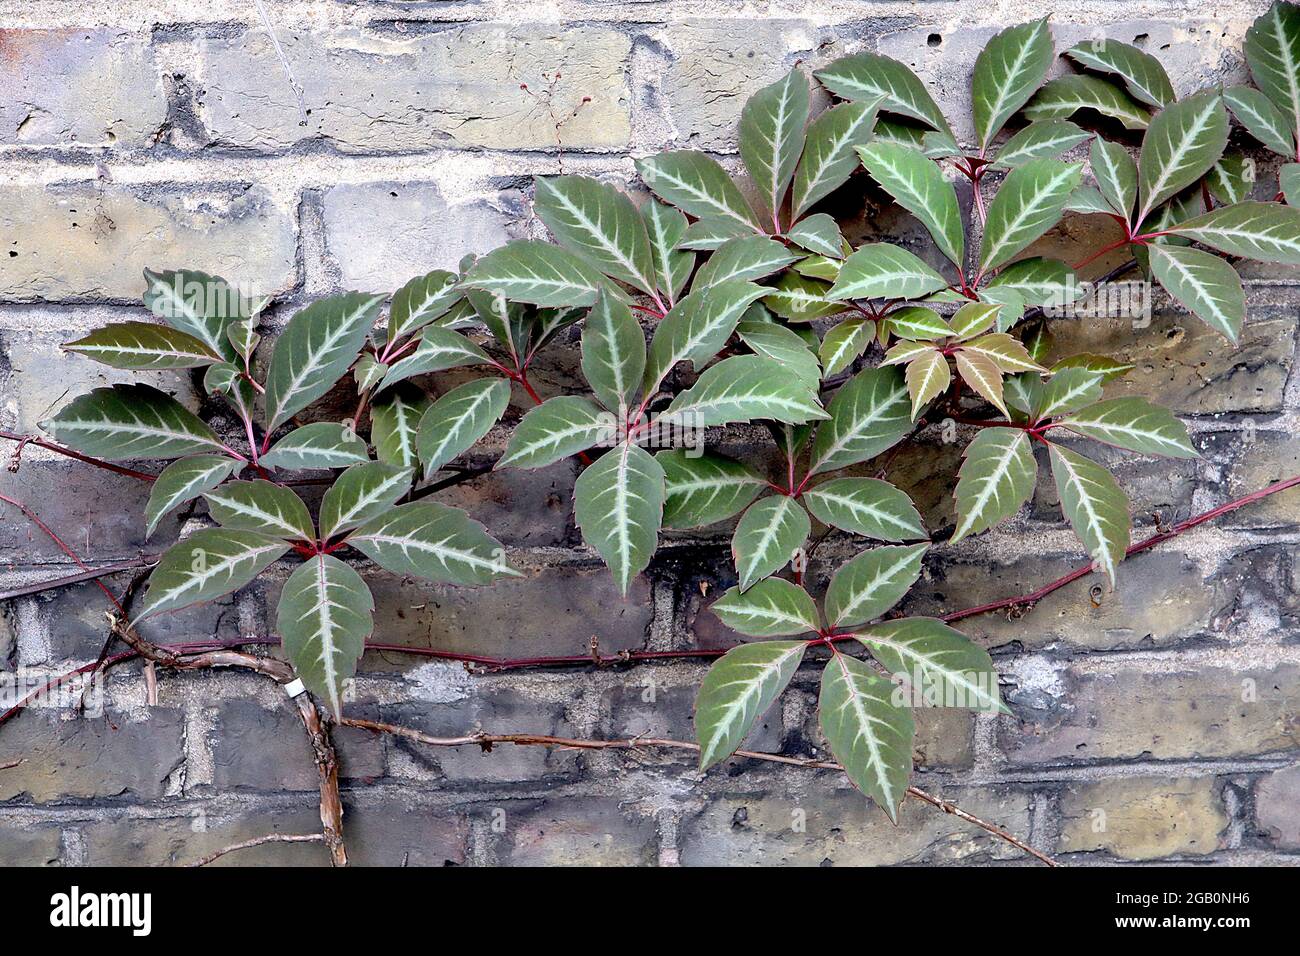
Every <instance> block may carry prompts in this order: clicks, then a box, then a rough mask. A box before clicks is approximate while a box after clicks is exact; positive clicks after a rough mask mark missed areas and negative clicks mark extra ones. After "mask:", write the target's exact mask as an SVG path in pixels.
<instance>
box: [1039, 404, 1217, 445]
mask: <svg viewBox="0 0 1300 956" xmlns="http://www.w3.org/2000/svg"><path fill="white" fill-rule="evenodd" d="M1061 424H1062V425H1064V426H1065V427H1066V428H1069V429H1070V430H1071V431H1076V432H1078V433H1079V434H1080V435H1086V436H1087V437H1088V438H1095V439H1096V440H1097V441H1101V442H1105V443H1106V444H1108V445H1114V446H1116V447H1117V448H1126V449H1128V450H1129V451H1136V452H1139V453H1141V454H1144V455H1162V456H1164V457H1166V458H1200V457H1201V456H1200V453H1199V452H1197V450H1196V449H1195V448H1194V447H1192V440H1191V438H1189V437H1188V435H1187V426H1185V425H1184V424H1183V423H1182V422H1180V421H1179V420H1178V419H1177V418H1175V417H1174V415H1173V413H1172V412H1170V411H1169V409H1167V408H1164V407H1162V406H1160V405H1153V404H1152V403H1151V402H1148V401H1147V400H1146V399H1145V398H1115V399H1111V400H1110V401H1106V402H1098V403H1097V404H1096V405H1091V406H1089V407H1088V408H1085V409H1082V410H1081V411H1077V412H1075V413H1074V414H1072V415H1070V416H1068V417H1067V418H1063V419H1061Z"/></svg>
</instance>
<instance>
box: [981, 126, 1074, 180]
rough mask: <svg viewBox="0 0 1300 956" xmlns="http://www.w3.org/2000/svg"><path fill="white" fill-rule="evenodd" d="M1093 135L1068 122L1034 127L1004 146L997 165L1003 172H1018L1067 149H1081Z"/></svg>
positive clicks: (1029, 127)
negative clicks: (1011, 170)
mask: <svg viewBox="0 0 1300 956" xmlns="http://www.w3.org/2000/svg"><path fill="white" fill-rule="evenodd" d="M1091 135H1092V134H1091V133H1089V132H1088V131H1087V130H1082V129H1080V128H1079V127H1077V126H1075V125H1074V124H1073V123H1071V122H1069V121H1067V120H1060V119H1054V120H1040V121H1039V122H1037V123H1030V124H1029V125H1028V126H1026V127H1025V128H1024V129H1022V130H1021V131H1020V132H1019V133H1016V135H1015V136H1012V137H1011V138H1010V139H1009V140H1007V141H1006V142H1005V143H1004V144H1003V145H1002V148H1001V149H1000V150H998V156H997V159H996V160H995V161H994V162H993V165H994V166H997V167H999V168H1001V169H1015V168H1016V167H1017V166H1023V165H1024V164H1025V163H1027V162H1029V161H1030V160H1031V159H1053V158H1055V157H1057V156H1060V155H1061V154H1062V153H1064V152H1065V151H1066V150H1067V149H1071V148H1072V147H1074V146H1078V145H1079V144H1080V143H1082V142H1083V141H1084V140H1085V139H1087V138H1088V137H1089V136H1091Z"/></svg>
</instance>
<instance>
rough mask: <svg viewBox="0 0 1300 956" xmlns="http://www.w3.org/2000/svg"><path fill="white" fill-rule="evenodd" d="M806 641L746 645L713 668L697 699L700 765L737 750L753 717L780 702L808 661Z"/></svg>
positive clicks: (722, 658) (710, 763)
mask: <svg viewBox="0 0 1300 956" xmlns="http://www.w3.org/2000/svg"><path fill="white" fill-rule="evenodd" d="M806 646H807V645H806V644H805V643H804V642H803V641H762V642H760V643H757V644H741V645H740V646H739V647H733V648H732V649H731V650H729V651H727V653H726V654H724V655H722V657H721V658H719V659H718V661H717V662H716V663H715V664H714V665H713V666H712V667H710V668H709V672H708V673H707V674H705V675H704V681H703V682H702V683H701V684H700V693H699V696H698V697H697V698H696V699H695V739H696V740H697V741H699V744H700V769H701V770H708V769H709V768H710V767H712V766H713V765H714V764H716V763H718V762H719V761H721V760H725V759H726V758H727V757H729V756H731V755H732V754H733V753H735V752H736V749H737V748H739V747H740V745H741V744H742V743H744V741H745V736H746V735H747V734H748V733H749V731H750V729H751V728H752V727H753V726H754V721H756V720H758V718H759V717H760V716H762V714H763V713H764V711H766V710H767V709H768V708H769V707H771V706H772V703H773V701H775V700H776V698H777V697H778V696H780V693H781V691H782V690H784V689H785V686H786V684H788V683H790V678H792V677H793V676H794V672H795V671H796V670H798V669H799V662H800V661H801V660H803V654H804V648H805V647H806Z"/></svg>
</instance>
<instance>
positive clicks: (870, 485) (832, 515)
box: [803, 478, 926, 541]
mask: <svg viewBox="0 0 1300 956" xmlns="http://www.w3.org/2000/svg"><path fill="white" fill-rule="evenodd" d="M803 503H804V504H805V505H806V506H807V507H808V510H809V511H811V512H812V514H813V517H814V518H816V519H817V520H818V521H820V522H822V523H823V524H827V525H830V526H832V527H835V528H840V529H841V530H843V531H850V532H852V533H853V534H861V535H865V536H866V537H868V538H875V539H876V540H878V541H916V540H918V539H921V538H925V537H926V532H925V525H923V524H922V523H921V515H920V514H919V513H918V512H917V510H916V506H915V505H913V504H912V499H911V498H909V497H907V495H906V494H904V493H903V492H902V491H899V490H898V489H897V488H895V487H894V486H893V485H891V484H890V483H889V482H887V481H880V480H878V479H876V478H835V479H832V480H831V481H828V482H826V483H824V484H821V485H818V486H817V487H816V488H811V489H809V490H808V491H805V492H804V493H803Z"/></svg>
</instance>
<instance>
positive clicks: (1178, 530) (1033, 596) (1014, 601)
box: [943, 475, 1300, 623]
mask: <svg viewBox="0 0 1300 956" xmlns="http://www.w3.org/2000/svg"><path fill="white" fill-rule="evenodd" d="M1297 485H1300V475H1292V476H1291V477H1290V478H1286V479H1283V480H1282V481H1275V482H1274V483H1273V484H1271V485H1269V486H1268V487H1266V488H1261V489H1260V490H1259V491H1254V492H1251V493H1250V494H1248V495H1244V496H1242V497H1241V498H1235V499H1233V500H1232V501H1229V502H1228V503H1227V504H1222V505H1219V507H1217V508H1211V509H1210V510H1209V511H1206V512H1202V513H1201V514H1199V515H1195V516H1194V517H1191V518H1188V519H1187V520H1186V521H1184V522H1182V523H1180V524H1176V525H1174V526H1173V527H1172V528H1168V529H1166V530H1164V531H1160V532H1157V533H1156V534H1153V535H1151V537H1149V538H1144V539H1143V540H1141V541H1139V542H1138V543H1137V544H1132V545H1129V547H1128V548H1127V549H1126V550H1125V552H1124V557H1126V558H1127V557H1131V556H1132V555H1135V554H1139V553H1140V552H1142V551H1147V550H1150V549H1151V548H1154V547H1155V546H1156V545H1158V544H1163V543H1164V542H1166V541H1168V540H1169V539H1170V538H1176V537H1178V536H1179V535H1180V534H1182V533H1184V532H1185V531H1190V530H1191V529H1192V528H1195V527H1196V526H1197V525H1200V524H1205V522H1207V521H1213V520H1214V519H1215V518H1219V517H1221V516H1223V515H1226V514H1227V513H1228V512H1230V511H1236V510H1237V509H1238V508H1244V507H1245V506H1246V505H1249V504H1254V503H1255V502H1256V501H1260V500H1262V499H1264V498H1267V497H1268V496H1269V495H1275V494H1277V493H1278V492H1280V491H1286V490H1287V489H1288V488H1294V487H1296V486H1297ZM1092 570H1093V566H1092V565H1091V564H1087V565H1084V566H1082V567H1078V568H1075V569H1074V570H1073V571H1071V572H1070V573H1069V574H1065V575H1062V576H1061V577H1059V578H1057V579H1056V580H1055V581H1052V582H1051V583H1050V584H1045V585H1043V586H1042V587H1041V588H1039V589H1038V590H1037V591H1031V592H1029V593H1028V594H1022V595H1020V596H1019V597H1011V598H1003V599H1002V600H1000V601H992V602H990V603H988V604H981V605H979V606H977V607H968V608H966V609H965V610H962V611H953V612H952V613H951V614H945V615H944V617H943V619H944V620H945V621H947V622H949V623H952V622H953V621H960V620H962V619H963V618H967V617H974V616H975V615H977V614H987V613H988V612H990V611H1000V610H1002V609H1003V608H1010V607H1017V606H1020V605H1032V604H1036V603H1037V602H1039V601H1041V600H1042V599H1043V598H1045V597H1047V595H1049V594H1051V593H1052V592H1053V591H1059V590H1060V589H1061V588H1063V587H1065V586H1066V585H1067V584H1072V583H1073V582H1075V581H1077V580H1079V579H1080V578H1083V577H1087V576H1088V575H1089V574H1091V573H1092Z"/></svg>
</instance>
